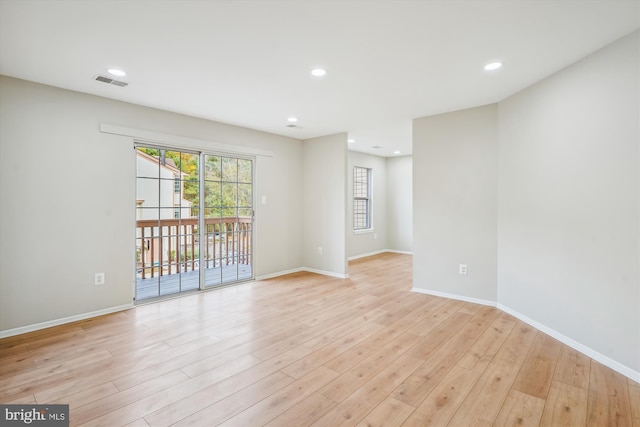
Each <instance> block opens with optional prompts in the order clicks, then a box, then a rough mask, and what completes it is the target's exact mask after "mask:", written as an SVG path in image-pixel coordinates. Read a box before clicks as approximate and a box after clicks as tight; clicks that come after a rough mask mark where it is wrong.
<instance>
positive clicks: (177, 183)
mask: <svg viewBox="0 0 640 427" xmlns="http://www.w3.org/2000/svg"><path fill="white" fill-rule="evenodd" d="M180 187H181V186H180V177H179V176H176V177H175V178H173V192H174V193H179V192H180Z"/></svg>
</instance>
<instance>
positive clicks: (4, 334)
mask: <svg viewBox="0 0 640 427" xmlns="http://www.w3.org/2000/svg"><path fill="white" fill-rule="evenodd" d="M133 307H135V306H134V305H133V304H124V305H118V306H116V307H109V308H105V309H102V310H96V311H92V312H89V313H82V314H76V315H75V316H69V317H63V318H62V319H55V320H49V321H46V322H42V323H36V324H33V325H27V326H21V327H19V328H14V329H7V330H5V331H0V338H7V337H12V336H14V335H20V334H26V333H27V332H33V331H38V330H40V329H46V328H51V327H53V326H59V325H64V324H65V323H71V322H77V321H78V320H84V319H89V318H91V317H97V316H103V315H105V314H111V313H115V312H118V311H124V310H129V309H130V308H133Z"/></svg>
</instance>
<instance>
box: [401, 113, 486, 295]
mask: <svg viewBox="0 0 640 427" xmlns="http://www.w3.org/2000/svg"><path fill="white" fill-rule="evenodd" d="M497 113H498V109H497V106H496V105H489V106H485V107H479V108H472V109H468V110H463V111H457V112H454V113H448V114H441V115H437V116H432V117H426V118H422V119H416V120H414V121H413V232H414V236H413V254H414V258H413V277H414V278H413V283H414V287H415V288H416V289H418V290H422V291H427V292H431V293H446V294H451V295H455V296H461V297H466V298H470V299H478V300H484V301H493V302H495V301H496V265H497V259H496V256H497V255H496V254H497V232H496V230H497V224H496V223H497V217H496V209H497V166H498V165H497V132H498V114H497ZM459 264H466V265H467V268H468V275H466V276H463V275H460V274H458V267H459Z"/></svg>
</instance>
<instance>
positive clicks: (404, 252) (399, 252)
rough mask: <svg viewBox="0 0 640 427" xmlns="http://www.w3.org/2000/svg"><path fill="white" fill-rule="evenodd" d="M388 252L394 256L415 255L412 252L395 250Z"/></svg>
mask: <svg viewBox="0 0 640 427" xmlns="http://www.w3.org/2000/svg"><path fill="white" fill-rule="evenodd" d="M387 252H391V253H394V254H402V255H413V252H412V251H396V250H395V249H387Z"/></svg>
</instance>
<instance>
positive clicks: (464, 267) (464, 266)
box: [458, 264, 467, 276]
mask: <svg viewBox="0 0 640 427" xmlns="http://www.w3.org/2000/svg"><path fill="white" fill-rule="evenodd" d="M458 274H462V275H463V276H466V275H467V264H460V265H459V266H458Z"/></svg>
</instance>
